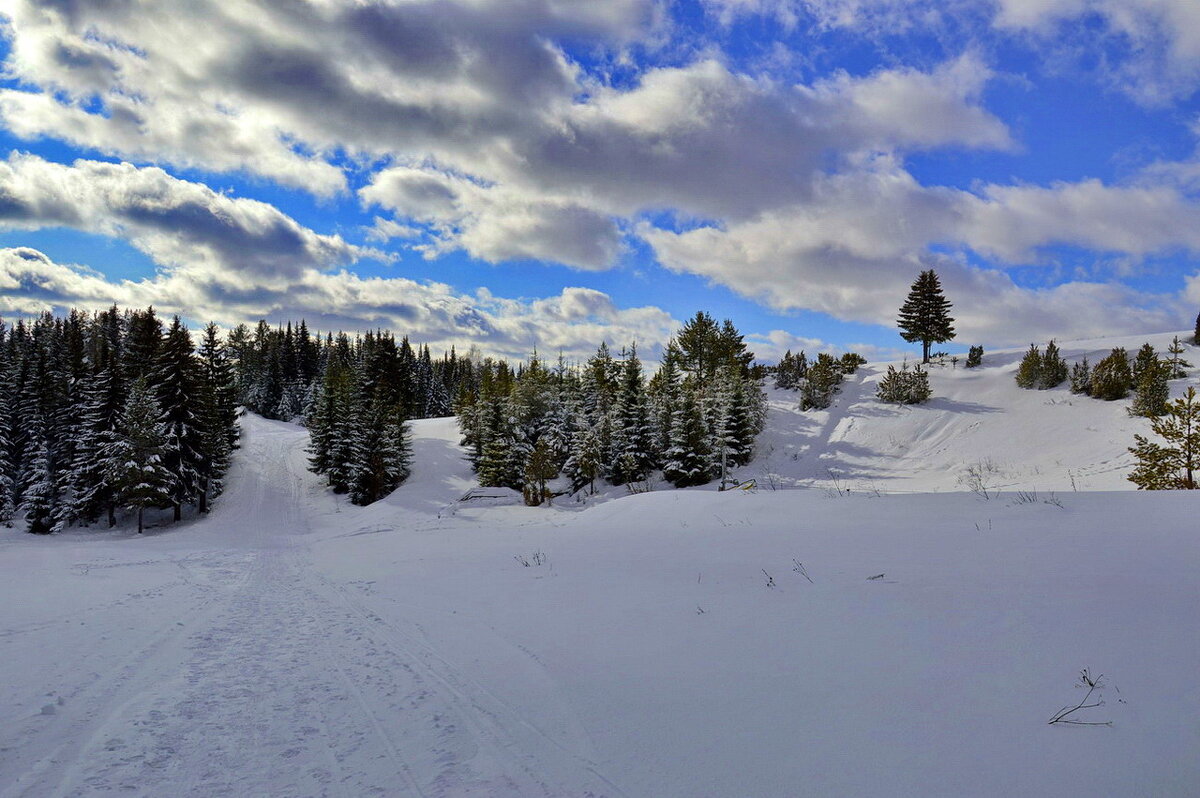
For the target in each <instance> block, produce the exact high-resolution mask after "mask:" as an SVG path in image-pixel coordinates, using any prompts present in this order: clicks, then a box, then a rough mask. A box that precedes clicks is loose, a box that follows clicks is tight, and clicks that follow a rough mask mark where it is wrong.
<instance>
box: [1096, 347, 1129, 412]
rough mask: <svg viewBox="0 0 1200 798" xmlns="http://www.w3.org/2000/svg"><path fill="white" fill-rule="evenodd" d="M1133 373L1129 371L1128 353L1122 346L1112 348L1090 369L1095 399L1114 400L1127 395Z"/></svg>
mask: <svg viewBox="0 0 1200 798" xmlns="http://www.w3.org/2000/svg"><path fill="white" fill-rule="evenodd" d="M1132 386H1133V375H1132V374H1131V373H1130V371H1129V354H1128V353H1127V352H1126V351H1125V350H1124V349H1122V348H1120V347H1117V348H1116V349H1114V350H1112V352H1110V353H1109V354H1108V356H1107V357H1105V358H1104V359H1103V360H1101V361H1100V362H1099V363H1097V364H1096V367H1095V368H1094V369H1092V393H1091V395H1092V396H1094V397H1096V398H1097V399H1105V400H1107V401H1110V402H1111V401H1115V400H1117V399H1124V398H1125V397H1126V396H1128V395H1129V389H1130V388H1131V387H1132Z"/></svg>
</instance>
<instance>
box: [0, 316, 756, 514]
mask: <svg viewBox="0 0 1200 798" xmlns="http://www.w3.org/2000/svg"><path fill="white" fill-rule="evenodd" d="M753 359H754V355H753V353H751V352H749V351H748V350H747V348H746V345H745V343H744V342H743V340H742V336H741V334H740V333H739V332H738V331H737V329H736V328H735V327H734V326H733V324H732V323H731V322H729V321H726V322H724V323H723V324H718V323H717V322H715V321H714V320H713V319H712V318H711V317H710V316H709V315H708V314H705V313H697V314H696V316H695V317H694V318H693V319H692V320H690V321H689V322H688V323H687V324H686V325H685V326H684V327H683V329H682V330H681V331H680V332H679V334H678V336H677V337H676V338H674V339H673V340H672V341H671V342H670V343H669V345H668V346H667V347H666V351H665V354H664V356H663V359H662V363H661V365H660V367H659V369H658V370H657V373H655V374H654V375H653V377H650V378H647V374H646V369H645V368H644V367H643V364H642V361H641V359H640V358H639V356H638V354H637V349H636V345H634V344H633V343H631V344H630V345H629V346H628V347H627V348H624V349H622V350H621V351H620V352H618V353H616V354H614V353H612V352H611V351H610V350H609V348H608V346H607V345H606V344H601V345H600V347H599V349H598V350H597V352H596V354H595V355H594V356H592V357H591V358H590V359H589V360H588V361H587V362H586V363H584V364H575V363H572V364H568V363H567V362H566V361H565V360H564V359H563V358H562V357H559V358H558V359H557V361H556V362H555V363H554V364H547V363H545V362H544V361H542V360H541V359H540V358H539V357H538V356H537V355H536V354H535V355H534V356H533V357H532V358H531V359H530V360H529V361H528V362H527V363H522V364H519V365H517V366H515V367H514V366H513V365H510V364H509V363H507V362H506V361H503V360H496V359H493V358H490V357H489V358H481V357H479V356H478V355H474V354H469V355H467V356H464V357H460V356H459V355H458V354H457V352H456V351H454V350H453V349H452V350H451V351H450V352H449V353H446V354H443V355H442V356H441V357H440V358H438V359H436V360H435V359H434V358H433V357H432V356H431V354H430V351H429V348H428V346H422V347H419V348H414V347H413V346H412V345H411V344H410V343H409V341H408V339H407V338H401V339H400V340H399V342H397V340H396V338H395V336H394V335H393V334H391V333H389V332H381V331H376V332H368V333H366V334H363V335H358V336H354V337H351V336H349V335H347V334H345V333H338V334H336V335H335V334H326V335H325V336H324V337H323V338H322V337H321V336H319V335H313V334H312V333H311V332H310V331H309V329H308V327H307V325H306V323H305V322H304V321H301V322H300V323H299V324H292V323H290V322H289V323H287V324H286V325H284V326H277V327H272V326H270V325H268V324H267V323H266V322H259V324H258V325H257V326H256V327H255V328H253V329H252V328H250V327H248V326H246V325H239V326H237V327H235V328H233V329H232V330H230V331H229V332H228V333H227V334H224V335H223V334H221V332H220V331H219V330H218V328H217V326H216V325H215V324H211V323H210V324H209V325H208V326H206V327H205V328H204V330H203V331H202V333H201V334H200V335H199V338H198V339H196V338H194V337H193V335H192V333H191V332H189V330H188V329H187V327H186V326H185V325H184V324H183V323H182V322H181V321H180V319H179V318H177V317H176V318H174V319H171V320H169V321H168V320H164V319H161V318H160V317H159V316H158V315H157V314H156V313H155V311H154V310H153V309H152V308H150V309H147V310H120V309H118V308H116V307H113V308H110V309H108V310H104V311H100V312H96V313H91V314H88V313H84V312H80V311H72V312H71V313H69V314H68V315H66V316H64V317H55V316H53V315H51V314H45V315H43V316H41V317H38V318H36V319H33V320H31V321H26V320H20V321H17V322H16V323H15V324H13V325H11V326H8V325H5V324H3V323H0V523H6V524H10V525H11V524H13V523H24V524H25V525H26V528H27V529H28V530H29V531H30V532H34V533H43V534H44V533H49V532H54V531H57V530H61V529H63V528H64V527H66V526H68V525H79V526H91V525H96V524H103V525H107V526H114V525H115V524H116V523H117V521H118V519H119V518H120V517H122V516H127V517H129V518H130V519H133V518H136V520H137V525H138V530H139V531H141V530H142V528H143V526H144V523H145V512H146V510H148V509H160V510H165V509H169V510H171V511H172V512H171V517H172V518H173V520H175V521H179V520H181V519H182V518H183V515H184V512H185V510H189V511H190V510H194V511H195V512H197V513H205V512H207V510H208V507H209V504H210V503H211V502H212V501H213V500H215V499H216V498H217V497H218V496H219V495H220V493H221V487H222V478H223V477H224V475H225V472H226V470H227V469H228V466H229V462H230V455H231V453H232V451H233V449H234V448H235V447H236V446H237V440H238V426H237V415H238V413H239V408H245V409H246V410H248V411H250V412H255V413H258V414H260V415H262V416H264V417H267V418H272V419H278V420H283V421H300V422H302V423H303V424H305V425H306V426H307V427H308V429H309V432H310V444H309V454H310V459H309V462H310V468H311V469H312V470H313V471H314V472H316V473H319V474H321V475H323V476H324V477H325V479H326V481H327V484H328V485H329V486H330V487H331V488H332V489H333V490H334V491H335V492H338V493H345V494H348V495H349V497H350V499H351V501H352V502H354V503H356V504H370V503H371V502H374V501H376V500H378V499H380V498H382V497H383V496H386V495H387V494H388V493H390V492H391V491H392V490H393V489H394V488H395V487H396V486H398V485H399V484H400V483H402V482H403V481H404V480H405V478H407V476H408V474H409V472H410V469H411V468H412V465H413V464H412V462H411V460H412V456H411V446H410V441H409V431H408V427H407V422H408V420H410V419H415V418H431V417H442V416H448V415H451V414H452V413H457V414H458V415H459V423H460V426H461V429H462V433H463V444H464V446H465V447H466V448H467V452H468V457H469V459H470V460H471V464H472V466H473V468H474V469H475V471H476V473H477V474H478V476H479V480H480V484H481V485H484V486H505V487H511V488H514V489H516V490H519V491H521V492H522V494H523V495H524V498H525V501H526V503H528V504H531V505H537V504H541V503H543V502H545V501H547V500H549V499H550V498H551V497H552V496H553V495H554V494H555V493H559V492H574V491H580V490H584V489H586V490H587V491H588V492H591V491H594V490H595V489H596V487H597V485H598V484H600V483H602V482H608V483H611V484H613V485H626V486H629V488H630V490H638V489H642V488H643V487H648V486H649V480H650V479H651V478H652V476H653V475H655V474H658V473H661V475H662V477H663V478H664V479H665V481H667V482H669V483H670V484H672V485H675V486H678V487H686V486H690V485H700V484H704V483H706V482H710V481H712V480H713V479H716V478H717V477H719V476H720V475H721V473H722V468H723V467H725V468H732V467H736V466H739V465H744V464H746V463H747V462H749V460H750V459H751V457H752V456H753V448H754V440H755V438H756V436H757V435H758V433H759V432H760V431H761V430H762V427H763V423H764V418H765V400H764V395H763V392H762V388H761V377H762V374H761V368H760V367H755V366H753V365H752V361H753ZM564 477H565V479H563V478H564Z"/></svg>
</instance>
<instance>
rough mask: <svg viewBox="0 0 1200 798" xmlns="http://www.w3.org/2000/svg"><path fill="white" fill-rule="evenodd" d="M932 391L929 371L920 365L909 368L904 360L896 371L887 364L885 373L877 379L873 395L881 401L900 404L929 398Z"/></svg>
mask: <svg viewBox="0 0 1200 798" xmlns="http://www.w3.org/2000/svg"><path fill="white" fill-rule="evenodd" d="M932 395H933V391H932V390H931V389H930V387H929V372H927V371H925V369H923V368H921V367H920V366H916V367H915V368H912V369H909V367H908V362H907V361H906V362H905V363H903V364H902V365H901V366H900V369H899V370H898V371H897V370H896V367H895V366H888V370H887V374H885V375H884V377H883V379H882V380H880V381H879V387H878V388H877V389H876V391H875V396H876V397H878V398H879V401H881V402H890V403H892V404H900V405H916V404H921V403H922V402H926V401H928V400H929V397H931V396H932Z"/></svg>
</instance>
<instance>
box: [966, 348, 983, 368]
mask: <svg viewBox="0 0 1200 798" xmlns="http://www.w3.org/2000/svg"><path fill="white" fill-rule="evenodd" d="M982 365H983V347H982V346H972V347H971V348H970V349H968V350H967V368H969V369H973V368H976V367H977V366H982Z"/></svg>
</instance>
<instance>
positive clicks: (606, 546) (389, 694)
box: [0, 336, 1200, 798]
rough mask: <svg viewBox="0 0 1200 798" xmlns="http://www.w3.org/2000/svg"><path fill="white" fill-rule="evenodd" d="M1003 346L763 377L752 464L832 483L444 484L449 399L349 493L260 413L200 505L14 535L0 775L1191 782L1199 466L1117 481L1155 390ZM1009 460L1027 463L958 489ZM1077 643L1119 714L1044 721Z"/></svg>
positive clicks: (507, 784) (398, 791)
mask: <svg viewBox="0 0 1200 798" xmlns="http://www.w3.org/2000/svg"><path fill="white" fill-rule="evenodd" d="M1169 337H1170V336H1167V338H1168V339H1169ZM1118 343H1120V344H1123V345H1126V346H1128V347H1130V348H1135V347H1136V346H1137V345H1138V344H1140V340H1136V341H1122V342H1118ZM1156 343H1159V344H1160V345H1161V343H1162V342H1161V341H1160V342H1156ZM1109 346H1110V344H1109V343H1108V342H1099V343H1094V344H1088V345H1087V348H1088V351H1089V352H1093V353H1096V354H1103V353H1104V352H1105V351H1107V348H1108V347H1109ZM1064 349H1065V350H1066V352H1067V353H1068V356H1069V357H1072V356H1074V354H1075V353H1077V352H1078V351H1079V347H1073V346H1071V345H1069V344H1068V345H1066V346H1064ZM1191 352H1192V354H1191V355H1190V358H1189V359H1191V360H1193V362H1198V361H1200V357H1197V356H1196V350H1195V349H1192V350H1191ZM1018 356H1019V353H1009V354H990V353H989V355H988V356H987V358H986V359H985V364H986V368H984V369H983V370H982V371H979V372H966V373H964V372H961V371H946V370H943V371H938V372H937V373H935V375H934V377H933V382H934V388H935V391H936V392H937V393H938V395H939V399H937V400H935V402H934V403H931V405H930V406H928V407H923V408H902V409H893V408H887V407H883V406H880V405H877V404H876V403H874V401H873V400H872V399H870V398H869V397H870V393H871V390H872V389H871V387H870V384H869V383H870V381H871V380H873V379H874V375H875V374H877V373H878V372H877V371H873V370H871V369H868V370H866V371H865V372H864V374H863V375H862V377H861V378H860V379H858V380H856V381H854V382H852V383H851V384H850V385H848V386H847V388H846V390H845V392H844V393H843V395H842V396H841V397H840V398H839V400H838V405H837V406H836V407H835V408H834V409H832V410H831V411H829V412H828V413H822V414H799V413H797V412H795V411H794V410H792V409H791V408H790V407H788V406H787V405H788V404H789V403H790V401H791V400H790V398H787V401H785V397H782V396H777V397H776V399H777V405H776V407H775V409H774V411H773V413H772V421H771V428H770V429H769V430H768V433H767V440H768V441H769V442H771V443H773V444H774V447H775V451H774V453H773V454H768V453H764V456H763V457H762V458H761V459H760V461H758V462H756V463H755V464H752V465H751V466H750V467H748V468H747V469H746V472H747V473H746V474H744V476H756V474H754V473H751V472H753V471H755V470H758V471H759V472H760V473H759V474H757V476H758V477H759V479H760V482H764V479H765V478H764V477H763V476H762V474H761V472H763V471H764V470H770V471H771V473H774V474H777V475H780V480H781V481H790V482H792V483H794V484H797V485H801V486H803V485H818V486H821V487H823V488H824V489H816V490H804V489H800V490H777V491H772V490H770V489H768V488H766V487H765V482H764V487H763V489H760V490H758V491H757V492H743V491H732V492H726V493H718V492H716V491H715V490H712V489H707V490H706V489H698V490H689V491H659V492H655V493H650V494H643V495H638V496H630V497H625V498H621V499H619V500H614V501H607V502H595V503H590V504H589V505H588V506H584V507H582V508H581V507H578V506H576V507H572V508H549V509H548V508H525V507H479V508H469V507H464V508H461V509H457V511H455V512H450V511H446V507H447V505H448V504H450V503H451V502H452V501H453V500H454V499H455V498H457V497H458V496H460V495H461V494H462V493H463V492H464V491H465V490H466V489H467V488H468V487H470V486H471V484H472V480H471V477H470V473H469V470H468V469H467V467H466V464H465V463H464V461H463V460H462V458H461V452H460V451H459V450H458V448H457V444H456V443H455V441H456V439H457V431H456V429H455V427H454V424H453V421H452V420H448V419H440V420H432V421H422V422H418V423H416V424H414V439H415V440H414V444H415V449H416V453H417V463H416V469H415V471H414V474H413V477H412V479H411V481H410V482H409V483H407V484H406V485H405V486H404V487H402V488H401V489H400V490H398V491H397V492H396V493H394V494H393V495H392V496H391V497H389V498H388V499H387V500H385V501H382V502H379V503H377V504H375V505H373V506H371V507H366V508H359V507H353V506H351V505H349V504H348V503H346V502H345V501H344V499H341V498H339V497H336V496H333V495H332V494H330V493H328V492H327V491H326V490H324V489H323V488H322V487H321V485H320V481H319V480H318V479H317V478H316V477H314V476H313V475H312V474H309V473H308V472H306V471H305V458H304V451H303V447H304V443H305V434H304V431H303V430H301V429H300V428H298V427H295V426H292V425H288V424H281V423H277V422H270V421H264V420H262V419H258V418H254V417H248V418H247V419H245V422H244V433H245V438H244V445H243V449H242V450H241V451H240V452H239V454H238V456H237V461H236V464H235V467H234V470H233V472H232V473H231V475H230V479H229V485H228V489H227V492H226V494H225V495H224V496H223V497H222V500H221V502H220V503H219V504H218V506H217V508H216V509H215V510H214V512H213V513H212V514H211V515H210V516H209V517H207V518H204V519H200V520H196V521H193V522H189V523H186V524H183V525H178V526H163V527H157V528H153V529H151V530H150V531H149V533H148V534H147V535H145V536H141V537H139V536H137V535H136V534H133V533H131V532H128V531H125V532H118V533H115V534H114V533H111V532H108V531H106V530H104V531H101V530H96V531H88V530H78V531H71V532H68V533H66V534H63V535H58V536H52V537H48V538H34V537H31V536H28V535H25V534H23V533H20V532H17V531H14V530H0V717H3V718H5V722H4V723H2V724H0V798H10V797H11V796H37V797H38V798H40V796H47V795H49V796H54V795H60V796H83V795H99V794H108V793H122V794H128V795H145V796H161V795H172V796H175V795H178V796H210V795H218V794H224V795H288V796H308V795H313V796H324V795H346V796H350V795H353V796H357V795H368V794H378V795H397V796H465V795H483V796H528V795H543V796H593V797H597V796H653V797H654V798H669V797H670V796H681V797H682V796H738V797H739V798H740V797H742V796H772V797H774V796H810V795H811V796H840V795H867V794H875V795H900V796H951V795H953V796H961V795H980V796H1010V795H1063V794H1067V795H1084V794H1088V795H1092V794H1102V795H1161V796H1188V795H1194V794H1195V793H1196V785H1197V784H1200V756H1198V755H1197V753H1198V752H1200V726H1197V724H1196V722H1195V719H1196V717H1198V716H1200V687H1198V686H1197V685H1196V680H1195V664H1196V662H1197V661H1200V634H1198V633H1197V632H1196V626H1195V623H1194V617H1195V613H1196V609H1197V607H1200V581H1198V580H1197V579H1196V575H1195V571H1196V567H1197V563H1200V534H1197V523H1196V519H1197V517H1198V513H1200V495H1197V494H1195V493H1156V494H1147V493H1135V492H1130V491H1127V490H1121V491H1119V492H1116V491H1112V492H1097V491H1096V489H1097V488H1103V487H1120V488H1126V487H1127V485H1126V483H1125V482H1124V479H1123V476H1124V472H1123V470H1122V468H1121V467H1120V466H1119V465H1118V464H1119V463H1120V462H1121V460H1120V458H1122V457H1123V454H1122V453H1123V452H1124V447H1125V446H1127V445H1128V442H1129V440H1130V439H1131V437H1132V433H1133V431H1134V430H1136V429H1140V428H1141V426H1142V425H1143V424H1144V422H1141V421H1139V420H1137V419H1129V418H1127V417H1126V416H1125V415H1124V409H1123V404H1124V403H1116V404H1107V403H1101V402H1095V401H1093V400H1088V399H1081V398H1076V397H1071V396H1070V395H1069V394H1068V393H1066V391H1065V390H1058V391H1049V392H1024V391H1019V390H1018V389H1016V388H1015V386H1014V385H1012V374H1011V371H1012V368H1013V366H1014V364H1015V360H1016V358H1017V357H1018ZM1093 359H1094V357H1093ZM1194 373H1195V372H1194V371H1193V374H1194ZM1174 387H1175V389H1176V390H1177V391H1178V390H1181V389H1182V384H1177V385H1176V386H1174ZM1067 402H1070V403H1071V404H1069V405H1068V404H1066V403H1067ZM980 407H982V408H990V409H989V410H988V411H987V412H975V411H976V410H978V408H980ZM1089 426H1091V427H1095V431H1094V432H1095V434H1094V435H1092V436H1091V437H1088V436H1082V439H1081V437H1080V435H1079V433H1080V432H1088V431H1089V430H1088V427H1089ZM1031 430H1032V431H1031ZM893 439H894V440H895V441H896V442H895V443H893V442H892V441H893ZM793 452H794V453H796V454H797V458H796V459H794V460H793V459H792V458H791V457H790V454H791V453H793ZM822 455H824V456H822ZM772 458H774V459H772ZM988 458H990V459H991V460H992V461H993V462H995V463H997V464H998V465H1000V466H1001V467H1002V471H1003V473H1004V474H1005V475H1006V477H1005V478H1006V479H1007V480H1008V481H1017V482H1023V483H1024V484H1028V485H1031V486H1036V487H1037V488H1038V490H1039V492H1038V494H1037V495H1036V496H1034V495H1032V494H1029V493H1026V494H1018V493H1017V492H1015V490H1013V489H1011V488H1005V489H1004V490H1002V491H1001V492H1000V493H999V494H998V495H997V494H995V493H991V494H989V495H990V496H991V498H984V497H983V496H981V495H977V494H975V493H971V492H969V491H966V490H964V489H962V488H961V487H959V486H958V485H957V484H956V483H957V478H958V474H959V473H960V471H961V469H962V468H963V466H964V464H970V463H973V462H982V461H984V460H985V459H988ZM1106 462H1107V463H1109V464H1110V465H1112V469H1110V470H1105V468H1104V466H1105V463H1106ZM767 465H770V469H765V466H767ZM826 469H831V470H835V473H838V474H840V475H841V476H839V477H838V484H839V485H841V484H843V483H844V484H845V485H848V486H849V487H850V490H849V492H847V491H845V490H842V491H840V492H839V491H838V490H834V489H830V487H829V484H830V483H829V481H828V479H829V476H828V473H827V471H826ZM1068 471H1070V472H1071V475H1073V476H1074V477H1075V480H1076V485H1077V487H1078V488H1079V492H1075V491H1072V490H1070V487H1069V477H1068V476H1067V474H1066V472H1068ZM1014 473H1015V474H1016V477H1012V476H1010V475H1012V474H1014ZM1027 477H1036V478H1037V479H1032V478H1029V479H1026V478H1027ZM822 478H824V479H825V482H821V479H822ZM1055 479H1057V480H1060V481H1059V482H1055V481H1053V480H1055ZM872 485H876V486H878V490H875V489H873V488H872ZM1052 488H1053V489H1057V493H1056V495H1053V496H1052V495H1051V494H1050V493H1049V491H1050V489H1052ZM920 489H925V490H929V491H935V490H936V491H939V492H937V493H932V492H927V493H919V494H908V493H904V492H905V491H913V490H920ZM892 490H896V491H897V492H899V493H901V494H902V495H890V494H889V492H888V491H892ZM614 495H616V494H615V493H614ZM1082 668H1088V669H1089V673H1091V674H1092V675H1098V674H1103V676H1104V678H1103V680H1102V683H1101V684H1102V687H1101V688H1100V689H1099V690H1098V691H1097V692H1096V693H1094V694H1093V695H1092V696H1091V698H1092V700H1091V701H1089V703H1097V700H1102V701H1103V704H1101V705H1099V706H1095V707H1090V708H1088V709H1084V710H1081V711H1079V712H1078V713H1076V714H1074V715H1073V716H1071V717H1073V718H1077V719H1079V720H1082V721H1087V722H1089V723H1090V722H1095V723H1109V722H1111V724H1112V725H1111V726H1109V725H1101V726H1062V725H1049V724H1047V720H1048V719H1049V718H1050V717H1051V715H1052V714H1053V713H1054V712H1056V711H1057V710H1059V709H1060V708H1062V707H1064V706H1072V705H1074V704H1076V703H1078V702H1079V701H1080V700H1081V699H1082V698H1084V696H1085V695H1087V691H1086V690H1085V689H1078V688H1076V687H1075V686H1074V685H1075V680H1076V676H1077V675H1078V673H1079V671H1080V670H1081V669H1082Z"/></svg>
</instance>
